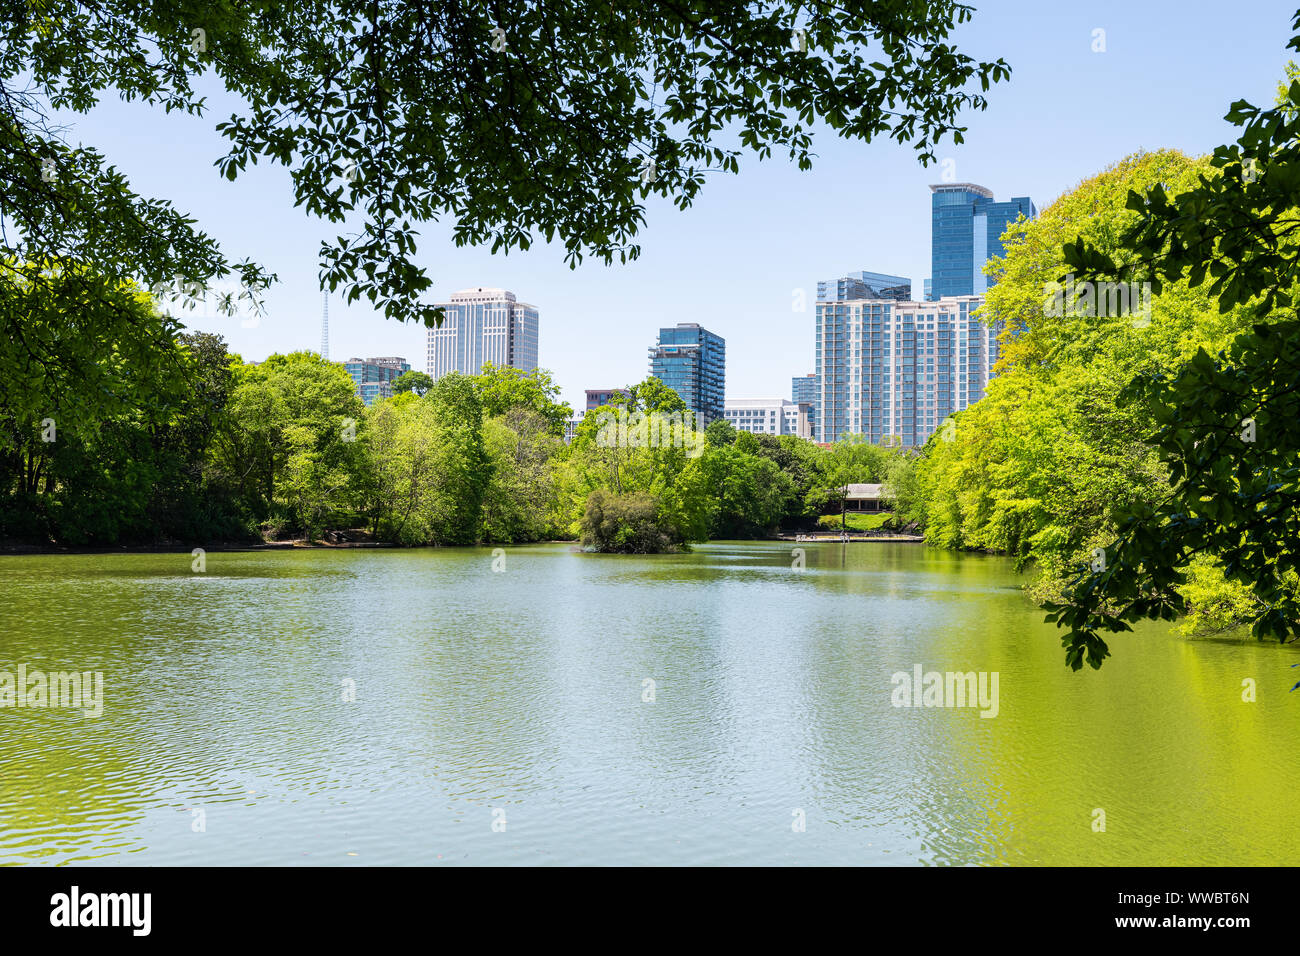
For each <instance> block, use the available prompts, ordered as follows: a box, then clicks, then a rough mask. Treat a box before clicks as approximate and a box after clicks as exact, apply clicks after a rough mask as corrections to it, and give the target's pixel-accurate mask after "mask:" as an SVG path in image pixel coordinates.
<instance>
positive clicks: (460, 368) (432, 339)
mask: <svg viewBox="0 0 1300 956" xmlns="http://www.w3.org/2000/svg"><path fill="white" fill-rule="evenodd" d="M439 305H441V306H442V308H443V310H444V311H445V313H446V315H445V317H444V318H443V321H442V325H441V326H439V327H438V328H436V329H430V330H429V353H428V368H429V376H430V377H431V378H433V379H434V380H435V381H436V380H437V379H439V378H441V377H442V376H444V375H446V374H447V373H448V372H463V373H464V374H466V375H477V374H478V373H479V372H480V371H481V370H482V368H483V366H484V365H485V364H486V363H488V362H491V363H492V364H493V365H499V366H507V365H508V366H512V367H514V368H517V369H521V370H523V371H525V372H531V371H532V370H533V369H535V368H537V307H536V306H533V305H529V304H528V303H526V302H519V301H517V300H516V299H515V295H514V293H513V292H507V291H506V290H505V289H488V288H474V289H462V290H461V291H460V292H456V293H453V294H452V296H451V301H450V302H442V303H439Z"/></svg>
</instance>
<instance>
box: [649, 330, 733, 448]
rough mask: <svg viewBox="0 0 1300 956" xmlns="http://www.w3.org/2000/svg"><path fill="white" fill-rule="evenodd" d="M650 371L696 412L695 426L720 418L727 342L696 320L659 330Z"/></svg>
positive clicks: (725, 370) (723, 398) (725, 373)
mask: <svg viewBox="0 0 1300 956" xmlns="http://www.w3.org/2000/svg"><path fill="white" fill-rule="evenodd" d="M649 351H650V374H651V375H653V376H654V377H655V378H657V379H659V380H660V381H661V382H663V383H664V384H665V385H667V386H668V387H669V388H671V389H672V390H673V391H675V392H676V393H677V394H678V395H680V396H681V397H682V401H684V402H685V403H686V407H687V408H689V409H690V410H691V411H693V412H695V415H696V427H698V428H705V427H707V426H708V424H709V422H711V421H714V420H715V419H718V418H721V417H722V413H723V404H724V401H725V396H726V379H727V343H726V341H725V340H724V339H723V338H722V336H720V335H715V334H714V333H712V332H710V331H709V330H708V329H705V328H701V327H700V326H699V325H698V324H697V323H695V322H679V323H678V324H677V325H676V327H672V328H662V329H660V330H659V341H658V343H657V344H656V345H653V346H651V347H650V350H649Z"/></svg>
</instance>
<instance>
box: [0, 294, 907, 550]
mask: <svg viewBox="0 0 1300 956" xmlns="http://www.w3.org/2000/svg"><path fill="white" fill-rule="evenodd" d="M43 280H44V281H42V282H41V283H37V284H30V283H28V281H27V280H26V279H24V278H12V277H11V279H10V281H9V283H8V284H5V283H0V309H3V310H5V313H6V314H12V313H14V312H16V311H18V310H25V311H27V312H28V313H29V314H36V315H40V314H43V313H44V312H45V311H48V310H50V309H52V308H56V307H57V308H69V307H70V306H71V304H72V303H73V302H81V301H82V299H81V298H79V297H80V296H81V295H82V293H81V287H82V285H83V284H84V283H85V282H88V281H91V278H90V276H89V275H88V274H78V275H75V276H67V275H63V274H61V273H60V272H58V271H49V272H48V273H46V274H44V275H43ZM110 291H111V293H112V294H111V295H110V294H109V293H110ZM102 301H109V302H112V303H113V305H114V307H115V308H116V309H117V310H118V311H119V312H120V313H121V314H120V315H117V314H116V313H110V314H103V315H102V316H101V314H100V313H99V312H98V311H96V310H97V309H107V308H108V306H106V305H102V304H96V302H102ZM51 302H53V303H54V305H51ZM85 305H86V309H85V310H84V311H83V312H81V313H79V316H80V321H84V323H85V325H86V330H85V331H86V334H87V335H88V336H91V335H93V336H97V337H98V339H97V340H98V342H99V343H100V348H101V350H102V352H103V354H105V355H108V356H111V359H110V360H108V361H101V362H94V363H89V364H88V365H87V366H86V367H85V368H82V367H80V366H79V365H78V364H76V362H75V361H74V362H70V363H69V364H68V365H67V367H66V368H65V367H64V366H63V365H60V364H57V363H56V364H53V365H44V364H42V363H39V362H36V361H34V360H33V358H32V356H31V351H30V350H29V349H27V348H25V347H24V343H22V342H19V341H15V340H5V341H3V342H0V371H2V372H3V373H4V374H3V375H2V376H0V540H4V541H6V542H9V543H16V542H28V543H31V544H36V545H47V544H51V543H54V544H62V545H76V546H106V545H112V544H119V543H148V544H154V543H162V542H173V543H178V544H183V545H185V546H195V545H205V544H212V543H216V542H233V541H237V540H250V541H255V540H259V539H262V538H268V539H287V538H294V539H308V540H320V539H322V538H323V537H326V536H327V534H328V533H332V532H338V531H349V530H350V531H351V532H352V533H353V536H359V535H362V534H364V535H365V536H367V537H369V538H373V539H374V540H378V541H387V542H393V543H397V544H404V545H419V544H436V545H461V544H473V543H475V542H480V541H481V542H492V543H511V542H526V541H538V540H543V539H548V538H562V539H574V538H581V539H582V540H583V542H584V543H585V545H586V546H587V547H590V548H593V549H596V550H610V551H662V550H673V549H677V548H680V547H683V546H685V545H687V544H688V543H689V542H691V541H701V540H705V539H707V538H710V537H756V536H762V535H767V534H770V533H772V532H774V531H775V530H777V529H778V528H780V527H782V526H784V527H788V528H807V527H811V526H812V525H813V524H814V523H815V522H816V520H817V518H818V516H820V515H822V514H823V513H826V512H831V513H834V512H837V511H838V510H839V509H840V507H841V503H842V500H843V491H842V486H843V485H844V484H846V483H850V482H867V481H880V480H882V478H883V476H884V472H885V469H886V466H887V463H888V460H889V458H890V455H891V453H889V452H886V451H884V450H883V449H879V448H876V447H874V446H870V445H865V444H862V443H860V442H853V441H844V442H841V443H839V444H838V445H836V446H835V447H833V448H829V449H825V448H821V447H819V446H817V445H815V444H814V443H812V442H809V441H805V440H802V439H798V438H794V437H792V436H782V437H779V438H778V437H775V436H765V435H764V436H756V435H751V434H748V433H740V434H737V433H736V432H735V430H734V429H732V428H731V426H730V425H727V424H726V423H725V422H715V423H714V424H713V425H712V426H711V427H710V429H709V430H708V431H707V433H706V432H703V431H696V430H695V429H694V427H693V424H694V423H693V419H692V418H691V416H690V415H689V413H687V412H686V409H685V406H684V405H683V403H682V400H681V398H680V397H679V396H678V395H677V393H676V392H674V391H673V390H672V389H670V388H668V387H666V386H665V385H664V384H663V383H662V382H660V381H659V380H658V379H654V378H649V379H646V380H645V381H644V382H640V383H637V384H635V385H632V386H631V387H630V388H629V389H628V396H627V397H626V398H624V397H623V396H618V398H617V404H615V405H613V406H610V407H608V408H604V409H596V410H594V411H592V412H589V413H587V415H586V417H585V419H584V420H583V422H582V423H581V424H580V426H579V428H578V431H577V436H576V437H575V438H574V439H573V441H572V442H571V443H570V444H566V443H565V441H564V438H563V435H564V426H565V422H566V420H567V419H568V418H569V417H570V416H571V414H572V412H571V410H570V408H569V406H568V405H566V404H564V403H563V402H560V401H559V400H558V395H559V388H558V387H557V386H556V385H555V383H554V382H553V381H552V379H551V376H550V375H549V373H547V372H546V371H544V370H540V369H539V370H535V371H532V372H528V373H524V372H521V371H519V370H518V369H513V368H498V367H495V366H492V365H486V366H484V368H483V370H482V372H481V373H480V374H478V375H472V376H467V375H460V374H451V375H446V376H443V377H442V378H440V379H439V380H438V381H436V382H434V381H432V380H431V379H429V378H428V376H424V375H422V374H421V375H416V374H412V373H408V374H407V375H406V376H403V379H402V380H400V387H399V388H396V389H395V394H394V395H393V396H392V397H391V398H384V399H380V400H378V401H377V402H376V403H375V404H374V405H372V406H370V407H366V406H364V405H363V404H362V402H361V400H360V398H358V397H357V394H356V391H355V388H354V385H353V382H352V379H351V378H350V377H349V376H348V374H347V372H346V371H345V370H344V368H343V366H342V365H341V364H339V363H335V362H328V361H325V360H323V359H321V357H320V356H318V355H316V354H315V353H312V352H295V353H292V354H289V355H272V356H270V357H269V358H268V359H267V360H266V361H264V362H260V363H245V362H243V361H242V360H240V358H239V357H238V356H233V355H229V354H228V353H227V352H226V349H225V345H224V343H223V342H222V340H221V339H220V338H218V337H216V336H211V335H185V334H182V333H181V332H180V329H179V327H178V326H177V324H176V322H175V320H174V319H172V318H170V317H168V316H166V315H162V314H160V313H159V312H157V311H156V310H155V308H154V305H153V303H152V302H151V300H150V298H149V296H148V295H145V294H143V293H141V292H139V291H138V290H135V289H133V288H132V287H130V286H122V287H120V288H119V287H114V289H112V290H101V299H100V300H93V299H87V300H85ZM101 318H102V321H98V322H97V321H96V320H97V319H101ZM127 324H129V325H130V326H131V330H130V331H129V332H126V331H123V326H125V325H127ZM35 327H36V328H40V329H44V328H45V327H44V326H40V325H37V326H35ZM143 330H148V332H149V341H150V343H151V347H150V348H148V349H144V348H141V347H138V343H139V342H140V339H141V333H142V331H143ZM49 335H50V337H51V338H50V342H51V347H56V345H57V343H56V341H55V340H56V338H57V336H56V334H55V332H54V331H53V330H51V331H50V333H49ZM87 386H89V387H93V388H94V389H95V390H96V391H97V394H96V395H94V396H90V397H89V398H88V397H87V396H86V394H85V388H86V387H87ZM661 425H662V427H661Z"/></svg>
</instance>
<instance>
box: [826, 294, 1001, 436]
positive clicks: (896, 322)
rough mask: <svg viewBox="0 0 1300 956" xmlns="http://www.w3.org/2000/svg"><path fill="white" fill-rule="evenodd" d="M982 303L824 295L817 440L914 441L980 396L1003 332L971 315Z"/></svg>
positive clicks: (967, 298) (973, 298) (990, 375)
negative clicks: (849, 437) (855, 437)
mask: <svg viewBox="0 0 1300 956" xmlns="http://www.w3.org/2000/svg"><path fill="white" fill-rule="evenodd" d="M983 301H984V299H983V297H982V296H977V295H963V296H949V297H947V298H943V299H939V300H937V301H934V302H899V301H889V300H887V299H879V298H877V299H826V300H822V301H819V302H818V303H817V381H818V383H819V385H820V395H819V400H818V403H817V429H818V437H819V438H820V439H821V440H822V441H826V442H833V441H836V440H837V439H838V438H839V437H840V436H842V435H862V436H863V437H864V438H865V439H867V440H868V441H871V442H891V443H895V444H901V445H903V446H904V447H917V446H920V445H923V444H925V442H926V440H927V439H928V438H929V437H930V436H931V435H932V434H933V433H934V432H935V430H936V429H937V428H938V427H939V426H940V425H941V424H942V423H943V420H944V419H945V418H947V417H948V416H949V415H950V414H952V413H953V412H956V411H960V410H961V409H963V408H966V407H967V406H968V405H972V404H974V403H975V402H977V401H979V400H980V399H981V398H983V397H984V389H985V387H986V386H987V385H988V383H989V380H990V379H991V378H993V366H994V364H995V363H996V362H997V360H998V354H999V348H998V334H999V332H1000V326H998V325H996V324H995V325H994V327H992V328H989V327H986V326H985V325H984V324H983V323H982V322H980V321H979V319H977V318H975V317H974V315H973V313H974V312H975V310H976V309H977V308H979V306H980V305H981V304H982V303H983Z"/></svg>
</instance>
